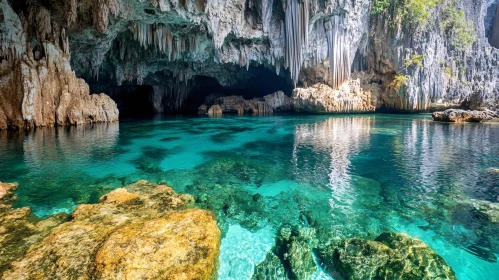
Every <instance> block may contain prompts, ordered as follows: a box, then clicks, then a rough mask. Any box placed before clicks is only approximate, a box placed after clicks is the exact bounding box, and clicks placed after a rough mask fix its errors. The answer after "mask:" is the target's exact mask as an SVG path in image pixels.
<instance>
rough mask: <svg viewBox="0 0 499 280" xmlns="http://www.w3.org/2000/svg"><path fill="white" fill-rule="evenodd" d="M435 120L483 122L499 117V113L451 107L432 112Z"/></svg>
mask: <svg viewBox="0 0 499 280" xmlns="http://www.w3.org/2000/svg"><path fill="white" fill-rule="evenodd" d="M432 117H433V120H434V121H442V122H483V121H490V120H493V119H498V118H499V113H497V112H494V111H489V110H485V111H466V110H457V109H449V110H445V111H443V112H434V113H433V114H432Z"/></svg>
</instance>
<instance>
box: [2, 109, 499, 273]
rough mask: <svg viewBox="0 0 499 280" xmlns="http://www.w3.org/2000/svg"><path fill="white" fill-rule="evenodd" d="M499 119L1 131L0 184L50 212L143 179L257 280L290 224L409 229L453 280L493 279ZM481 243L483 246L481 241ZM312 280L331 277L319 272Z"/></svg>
mask: <svg viewBox="0 0 499 280" xmlns="http://www.w3.org/2000/svg"><path fill="white" fill-rule="evenodd" d="M490 168H499V124H494V123H489V124H445V123H434V122H432V121H431V118H430V117H429V115H380V114H376V115H337V116H269V117H227V118H194V117H193V118H180V117H179V118H160V119H154V120H136V121H126V122H121V123H120V124H117V123H115V124H101V125H94V126H84V127H70V128H45V129H38V130H36V131H35V132H33V133H19V132H12V133H6V132H2V133H0V181H4V182H18V183H19V184H20V186H19V189H18V197H19V200H18V202H17V203H18V205H17V206H26V205H27V206H31V207H32V208H33V211H34V213H35V214H36V215H38V216H40V217H46V216H49V215H52V214H54V213H58V212H67V213H70V212H71V211H72V210H73V209H74V208H75V207H76V205H78V204H80V203H92V202H96V201H97V200H98V198H99V197H100V196H101V195H102V194H104V193H106V192H109V191H110V190H111V189H113V188H116V187H121V186H123V185H126V184H129V183H132V182H134V181H137V180H139V179H146V180H149V181H152V182H167V183H169V184H170V185H172V186H173V187H174V188H175V190H176V191H178V192H187V193H191V194H193V195H195V196H196V201H197V203H198V204H199V205H200V206H201V207H204V208H208V209H211V210H213V211H214V212H216V213H217V214H218V223H219V225H220V227H221V229H222V232H223V239H222V249H221V257H220V258H221V264H220V271H219V276H220V277H219V278H220V279H249V278H250V277H251V275H252V273H253V269H254V266H255V265H256V264H258V263H259V262H261V261H262V260H263V259H264V257H265V255H266V253H267V252H268V251H269V250H270V249H271V248H272V247H273V245H274V242H275V239H274V237H275V235H276V231H277V230H278V229H279V227H280V226H281V225H283V224H296V225H298V224H306V225H308V226H312V227H314V228H316V230H317V232H318V235H319V236H320V235H335V236H339V237H346V238H350V237H365V238H374V237H376V236H377V235H379V234H380V233H381V232H383V231H388V230H389V231H396V232H405V233H408V234H409V235H410V236H413V237H417V238H419V239H421V240H423V241H424V242H426V243H427V244H428V245H429V246H430V247H432V248H433V249H434V250H435V251H436V252H437V253H438V254H439V255H441V256H442V257H443V258H444V259H445V260H446V261H447V263H448V264H449V265H451V266H452V267H453V269H454V270H455V272H456V274H457V276H458V278H459V279H499V263H498V262H496V261H495V259H497V253H499V228H498V224H497V223H493V222H492V221H490V219H489V217H488V216H486V215H484V214H483V213H481V212H479V211H478V210H476V209H475V207H474V204H475V205H476V204H477V203H478V204H487V203H496V204H497V203H498V202H499V173H496V172H493V171H491V170H490ZM477 248H478V249H477ZM316 278H317V279H331V278H330V277H328V276H327V275H325V274H324V273H322V272H321V271H319V272H318V273H317V275H316Z"/></svg>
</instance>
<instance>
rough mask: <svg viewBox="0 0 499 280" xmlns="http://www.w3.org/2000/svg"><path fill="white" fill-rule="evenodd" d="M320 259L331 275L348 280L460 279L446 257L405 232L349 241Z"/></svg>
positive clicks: (323, 253)
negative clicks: (337, 275)
mask: <svg viewBox="0 0 499 280" xmlns="http://www.w3.org/2000/svg"><path fill="white" fill-rule="evenodd" d="M320 256H321V259H322V260H323V262H324V265H325V266H326V268H327V269H328V270H329V271H330V272H331V273H339V274H340V275H341V276H342V277H344V278H345V279H414V280H416V279H457V278H456V276H455V274H454V271H453V270H452V268H451V267H450V266H448V265H447V264H446V262H445V261H444V259H443V258H442V257H440V256H439V255H437V254H436V253H435V252H434V251H433V250H432V249H431V248H429V247H428V246H427V245H426V244H424V243H423V242H422V241H420V240H418V239H414V238H411V237H409V236H408V235H406V234H402V233H389V232H387V233H383V234H381V235H379V236H378V237H377V238H376V239H375V240H374V241H372V240H365V239H360V238H354V239H349V240H347V241H345V242H344V243H343V244H341V245H340V246H338V247H336V248H331V247H329V248H325V249H323V250H321V253H320Z"/></svg>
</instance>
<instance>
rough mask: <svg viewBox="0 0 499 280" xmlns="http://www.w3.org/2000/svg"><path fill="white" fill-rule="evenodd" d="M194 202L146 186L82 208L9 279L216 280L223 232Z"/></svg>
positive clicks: (162, 188)
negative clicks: (125, 279) (193, 206)
mask: <svg viewBox="0 0 499 280" xmlns="http://www.w3.org/2000/svg"><path fill="white" fill-rule="evenodd" d="M193 200H194V198H193V197H192V196H190V195H180V194H176V193H175V192H174V191H173V190H172V189H171V188H170V187H168V186H166V185H154V184H151V183H148V182H146V181H138V182H137V183H135V184H132V185H129V186H126V187H125V188H121V189H116V190H114V191H112V192H110V193H108V194H106V195H104V196H102V197H101V199H100V202H99V203H98V204H82V205H79V206H78V208H77V209H76V210H75V211H74V213H73V214H72V215H71V220H70V221H69V222H66V223H63V224H62V225H60V226H58V227H56V228H54V229H53V230H52V231H51V232H50V234H49V235H48V236H47V237H45V238H44V239H43V240H41V241H40V242H38V243H37V244H35V245H33V246H32V247H31V248H30V249H29V251H28V253H27V254H26V255H25V256H23V257H21V258H20V259H18V260H16V261H14V262H12V263H11V264H10V269H8V270H7V271H5V272H4V274H3V276H2V279H24V278H50V279H53V278H57V279H65V278H99V279H117V278H133V279H138V278H140V279H172V278H175V279H214V278H215V277H216V271H217V262H218V255H219V251H220V230H219V229H218V227H217V224H216V221H215V219H214V216H213V214H212V213H211V212H208V211H205V210H200V209H193V208H192V204H193Z"/></svg>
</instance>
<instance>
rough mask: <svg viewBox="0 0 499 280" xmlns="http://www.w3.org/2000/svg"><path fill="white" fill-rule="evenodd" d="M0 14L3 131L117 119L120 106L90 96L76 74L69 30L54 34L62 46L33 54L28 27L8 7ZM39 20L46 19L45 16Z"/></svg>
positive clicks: (3, 6) (40, 48) (1, 8)
mask: <svg viewBox="0 0 499 280" xmlns="http://www.w3.org/2000/svg"><path fill="white" fill-rule="evenodd" d="M0 13H1V14H2V22H0V26H1V27H0V28H1V30H2V39H1V46H2V49H1V57H2V59H1V60H0V63H1V64H0V77H1V82H0V101H1V106H0V129H5V128H7V127H12V128H21V127H34V126H50V125H55V124H57V125H77V124H83V123H94V122H107V121H115V120H117V119H118V115H119V113H118V110H117V107H116V104H115V102H114V101H113V100H111V98H109V97H108V96H106V95H104V94H100V95H90V91H89V88H88V85H87V84H86V83H85V81H84V80H82V79H79V78H77V77H76V76H75V73H74V72H73V71H72V70H71V66H70V64H69V55H68V43H67V37H66V36H65V35H64V30H62V32H61V31H54V32H53V34H59V35H60V38H57V39H56V41H57V42H60V44H53V43H52V42H50V41H43V43H38V44H37V45H36V46H35V48H33V49H32V46H31V44H30V43H28V42H29V41H30V39H31V38H28V37H27V34H26V32H25V30H24V29H23V28H27V27H28V26H27V25H26V24H25V22H24V20H21V19H20V17H19V16H18V15H17V14H16V13H15V12H14V10H12V8H11V7H10V6H9V4H8V2H7V1H2V2H1V3H0ZM47 13H48V12H47ZM36 15H37V16H40V17H42V16H44V14H43V13H42V12H40V13H38V14H36ZM32 16H35V15H32ZM23 19H24V18H23ZM37 28H39V29H40V30H37V32H40V33H43V34H45V33H44V32H50V29H51V27H50V22H48V26H37ZM43 28H48V30H46V29H43ZM42 29H43V30H42ZM45 35H47V34H45ZM40 36H42V37H39V38H41V40H44V39H45V38H43V36H44V35H40ZM59 39H61V40H62V41H59Z"/></svg>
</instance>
